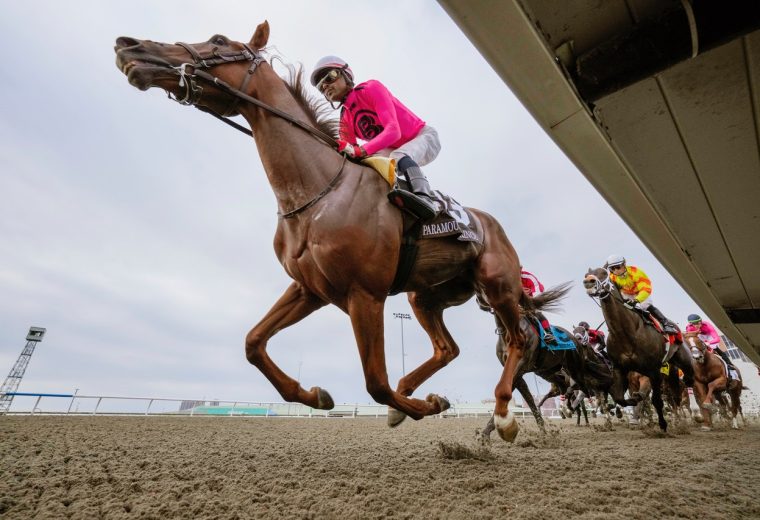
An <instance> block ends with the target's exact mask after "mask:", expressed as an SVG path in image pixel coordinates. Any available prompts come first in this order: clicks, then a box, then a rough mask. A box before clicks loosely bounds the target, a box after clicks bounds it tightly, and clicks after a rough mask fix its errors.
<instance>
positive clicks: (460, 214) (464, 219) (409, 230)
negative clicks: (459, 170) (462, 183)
mask: <svg viewBox="0 0 760 520" xmlns="http://www.w3.org/2000/svg"><path fill="white" fill-rule="evenodd" d="M386 180H387V179H386ZM397 183H398V185H399V187H400V188H402V189H408V187H409V186H408V185H407V183H406V181H405V180H402V179H397ZM433 194H434V195H435V200H436V202H437V203H438V205H439V207H440V208H442V210H441V212H440V214H439V215H438V216H437V217H436V218H434V219H433V220H432V221H428V222H422V221H420V220H418V219H417V218H416V217H414V216H412V215H410V214H408V213H406V212H404V227H403V229H404V232H403V235H402V237H401V251H400V252H399V258H398V266H397V267H396V276H395V278H394V279H393V283H392V284H391V288H390V290H389V291H388V294H389V295H391V296H393V295H395V294H398V293H400V292H401V291H402V290H403V288H404V286H405V285H406V282H407V280H408V279H409V275H410V274H411V273H412V268H413V267H414V264H415V262H416V261H417V251H418V249H419V247H418V245H417V241H418V240H426V239H433V238H445V237H456V239H457V240H459V241H460V242H475V243H477V244H482V243H483V235H484V232H483V228H482V227H481V226H480V225H478V224H477V221H476V220H475V218H474V217H473V216H472V214H471V213H470V211H469V210H468V209H467V208H465V207H464V206H462V205H461V204H459V203H458V202H457V201H456V200H454V199H453V198H452V197H450V196H448V195H446V194H444V193H441V192H440V191H438V190H433Z"/></svg>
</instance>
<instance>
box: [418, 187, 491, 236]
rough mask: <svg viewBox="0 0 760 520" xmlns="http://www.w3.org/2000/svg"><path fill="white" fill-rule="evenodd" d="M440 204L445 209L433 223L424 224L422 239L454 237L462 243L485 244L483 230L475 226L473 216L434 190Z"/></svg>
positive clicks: (455, 202) (451, 199) (449, 198)
mask: <svg viewBox="0 0 760 520" xmlns="http://www.w3.org/2000/svg"><path fill="white" fill-rule="evenodd" d="M433 193H434V194H435V196H436V200H437V201H438V204H440V206H441V207H442V208H443V210H442V211H441V213H440V215H438V216H437V217H436V218H434V219H433V220H432V221H431V222H425V223H424V224H422V231H421V233H420V239H425V238H440V237H448V236H452V235H456V236H457V240H461V241H462V242H477V243H478V244H482V243H483V230H482V229H481V228H480V227H476V226H475V220H474V219H473V217H472V214H471V213H470V212H469V211H468V210H467V208H465V207H464V206H462V205H461V204H459V203H458V202H457V201H455V200H454V199H453V198H451V197H449V196H448V195H446V194H445V193H441V192H440V191H437V190H433Z"/></svg>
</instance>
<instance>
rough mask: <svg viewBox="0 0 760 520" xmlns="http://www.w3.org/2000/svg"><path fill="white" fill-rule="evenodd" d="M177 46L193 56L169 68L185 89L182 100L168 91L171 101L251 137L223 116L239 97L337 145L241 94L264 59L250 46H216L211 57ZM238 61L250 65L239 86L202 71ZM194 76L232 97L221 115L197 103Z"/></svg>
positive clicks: (199, 90)
mask: <svg viewBox="0 0 760 520" xmlns="http://www.w3.org/2000/svg"><path fill="white" fill-rule="evenodd" d="M177 45H179V46H180V47H182V48H183V49H185V50H186V51H187V52H188V53H189V54H190V56H191V57H192V58H193V62H192V63H190V62H186V63H182V64H180V65H179V66H177V67H172V69H174V70H175V71H176V72H177V75H178V76H179V86H180V87H184V88H185V95H184V96H183V97H182V99H179V98H177V97H176V96H172V94H171V93H169V98H170V99H173V100H174V101H177V102H178V103H180V104H182V105H189V106H194V107H195V108H197V109H199V110H201V111H203V112H207V113H209V114H211V115H213V116H214V117H216V118H217V119H220V120H222V121H223V122H224V123H227V124H228V125H230V126H232V127H233V128H236V129H237V130H240V131H241V132H243V133H244V134H247V135H251V136H252V135H253V133H252V132H251V131H250V130H249V129H247V128H245V127H243V126H242V125H239V124H237V123H235V122H234V121H231V120H229V119H227V116H228V115H229V114H231V113H233V112H234V110H235V109H236V108H237V106H238V104H239V103H240V100H243V101H247V102H249V103H252V104H254V105H256V106H258V107H260V108H263V109H264V110H267V111H268V112H270V113H272V114H274V115H276V116H278V117H281V118H282V119H284V120H286V121H288V122H289V123H291V124H293V125H295V126H298V127H299V128H301V129H303V130H305V131H307V132H309V133H310V134H312V135H313V136H314V137H316V138H317V139H319V140H320V141H322V142H323V143H325V144H326V145H328V146H329V147H331V148H333V149H337V148H338V143H337V141H335V139H334V138H333V137H332V136H331V135H328V134H326V133H324V132H322V131H321V130H319V129H318V128H314V127H313V126H311V125H308V124H306V123H304V122H303V121H299V120H298V119H296V118H294V117H293V116H291V115H290V114H288V113H286V112H283V111H282V110H280V109H278V108H275V107H273V106H271V105H268V104H266V103H264V102H263V101H260V100H258V99H256V98H254V97H251V96H249V95H248V94H246V93H245V90H246V88H247V87H248V83H249V82H250V81H251V77H253V73H254V72H256V69H257V68H258V66H259V65H261V64H262V63H266V60H265V59H264V57H263V56H261V55H260V54H258V53H257V52H256V51H254V50H253V49H251V48H250V47H249V46H248V44H246V43H241V45H242V46H243V47H244V48H243V50H241V51H238V52H231V53H220V52H219V51H218V49H217V48H215V49H214V51H213V53H212V54H211V56H201V55H200V53H198V51H196V50H195V49H194V48H193V46H192V45H189V44H187V43H184V42H177ZM238 61H250V62H251V66H250V67H248V71H247V73H246V75H245V78H243V82H242V84H241V85H240V87H239V88H234V87H232V86H230V85H229V84H227V83H225V82H224V81H222V80H220V79H219V78H217V77H216V76H214V75H212V74H209V73H208V72H206V70H204V69H212V68H213V67H216V66H217V65H223V64H226V63H235V62H238ZM188 67H190V68H192V72H188ZM198 79H201V80H203V81H206V82H208V83H213V84H214V85H216V86H217V87H218V88H219V89H220V90H223V91H224V92H226V93H227V94H230V95H231V96H232V97H233V100H232V103H231V104H230V105H229V106H228V107H227V108H226V109H225V110H224V111H223V112H222V113H221V114H219V113H217V112H214V111H213V110H210V109H208V108H205V107H201V106H199V105H198V103H199V102H200V100H201V96H202V95H203V87H202V86H200V85H198Z"/></svg>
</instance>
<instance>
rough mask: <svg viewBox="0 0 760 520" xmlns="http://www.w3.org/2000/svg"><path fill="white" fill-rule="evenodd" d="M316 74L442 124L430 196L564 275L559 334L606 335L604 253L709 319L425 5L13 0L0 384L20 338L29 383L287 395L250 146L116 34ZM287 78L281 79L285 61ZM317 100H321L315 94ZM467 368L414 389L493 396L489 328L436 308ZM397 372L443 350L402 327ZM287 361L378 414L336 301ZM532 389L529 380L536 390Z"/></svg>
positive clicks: (455, 367) (1, 207)
mask: <svg viewBox="0 0 760 520" xmlns="http://www.w3.org/2000/svg"><path fill="white" fill-rule="evenodd" d="M265 19H266V20H268V21H269V23H270V26H271V35H270V39H269V43H270V46H271V50H272V51H273V52H276V53H278V54H279V55H280V56H281V57H282V58H283V60H284V61H286V62H288V63H299V62H300V63H303V64H304V66H305V67H306V68H307V69H309V70H310V68H311V66H312V65H313V64H314V63H315V62H316V61H317V60H318V59H319V58H320V57H321V56H323V55H326V54H337V55H339V56H342V57H343V58H345V59H346V60H347V61H348V62H349V63H350V64H351V66H352V69H353V71H354V74H355V76H356V78H357V79H358V81H363V80H366V79H379V80H380V81H382V82H383V83H385V84H386V85H387V86H388V88H389V89H390V90H391V91H392V92H393V93H394V94H395V95H396V97H398V98H399V99H401V100H402V101H403V102H404V103H405V104H406V105H407V106H409V107H410V108H411V109H412V110H413V111H414V112H416V113H417V114H418V115H419V116H420V117H422V118H423V119H424V120H426V121H427V122H428V123H429V124H430V125H432V126H434V127H435V128H436V129H437V130H438V132H439V134H440V137H441V142H442V146H443V150H442V151H441V154H440V155H439V156H438V158H437V159H436V161H435V162H433V163H432V164H431V165H429V166H427V167H426V168H425V170H424V171H425V173H426V174H427V176H428V178H429V180H430V182H431V184H432V185H433V187H434V188H436V189H440V190H442V191H445V192H448V193H450V194H451V195H452V196H453V197H455V198H456V199H457V200H458V201H459V202H460V203H462V204H464V205H466V206H472V207H477V208H480V209H483V210H486V211H488V212H489V213H491V214H493V215H494V216H496V217H497V219H498V220H499V221H500V222H501V224H502V226H503V227H504V229H505V230H506V232H507V234H508V236H509V238H510V240H511V241H512V243H513V244H514V245H515V247H516V249H517V251H518V253H519V255H520V259H521V261H522V263H523V265H524V266H525V268H526V269H528V270H529V271H532V272H533V273H535V274H536V275H537V276H538V277H539V279H541V280H542V282H543V283H544V284H545V285H547V286H551V285H555V284H558V283H561V282H565V281H568V280H570V281H572V282H573V290H572V292H571V293H570V296H569V297H568V298H567V300H566V301H565V304H564V310H563V312H562V313H561V314H554V315H550V316H549V317H550V319H551V320H552V321H553V322H555V323H556V324H559V325H562V326H565V327H570V326H572V324H574V323H577V322H578V321H579V320H587V321H589V322H590V323H591V324H592V326H594V325H597V324H599V323H600V322H601V321H602V319H603V318H602V314H601V311H600V310H599V308H598V307H597V306H596V304H595V303H594V302H593V301H592V300H591V299H590V298H588V297H587V296H586V295H585V293H584V291H583V289H582V286H581V280H582V278H583V275H584V273H585V272H586V269H587V268H588V267H598V266H601V265H602V264H603V263H604V260H605V258H606V257H607V256H608V255H609V254H611V253H619V254H622V255H624V256H625V257H626V258H628V259H629V263H631V264H634V265H637V266H639V267H641V268H642V269H644V270H645V271H646V272H647V273H648V274H649V276H650V278H651V279H652V283H653V286H654V299H655V302H656V304H657V305H658V307H660V308H661V309H662V310H663V311H664V312H665V314H666V315H667V316H669V317H670V318H671V319H673V320H674V321H677V322H679V323H681V324H682V325H683V324H684V322H685V319H686V316H687V315H688V314H689V313H692V312H698V313H699V312H701V311H700V309H699V308H697V307H696V306H695V304H694V303H693V301H692V300H691V299H690V298H689V296H687V295H686V293H685V292H684V291H683V290H682V289H681V288H680V286H679V285H678V284H677V283H676V282H675V280H674V279H673V278H672V277H671V276H670V275H669V274H668V273H667V272H666V271H665V269H664V268H663V267H662V266H661V265H660V264H659V263H658V262H657V260H656V259H655V258H654V256H653V255H652V254H651V253H650V252H649V251H648V250H647V249H646V248H645V247H644V246H643V245H642V243H641V242H640V241H639V240H638V239H637V238H636V236H635V235H634V234H633V232H631V231H630V230H629V229H628V227H627V226H626V225H625V224H624V223H623V222H622V220H621V219H620V218H619V217H618V216H617V215H616V214H615V213H614V212H613V211H612V209H610V207H609V205H608V204H607V203H606V202H605V201H604V200H603V199H602V198H601V197H600V196H599V195H598V194H597V192H596V191H595V190H594V189H593V188H592V187H591V185H590V184H589V183H588V182H587V181H586V179H585V178H584V177H583V175H582V174H581V173H580V172H579V171H577V169H576V168H575V167H574V166H573V165H572V163H571V162H570V161H569V160H568V159H567V158H566V157H565V156H564V155H563V154H562V152H561V151H560V150H559V149H558V148H557V146H556V145H555V144H554V143H553V142H552V141H551V140H550V139H549V138H548V137H547V136H546V135H545V134H544V132H543V131H542V130H541V128H540V127H539V126H538V124H536V122H535V121H533V119H532V118H531V117H530V115H529V114H528V113H527V111H526V110H525V109H524V108H523V107H522V105H521V104H520V103H519V102H518V101H517V100H516V99H515V97H514V96H513V95H512V93H511V91H510V90H509V89H508V88H507V87H506V86H505V85H504V83H502V81H501V80H500V79H499V78H498V77H497V75H496V74H495V73H494V72H493V71H492V70H491V68H490V67H489V66H488V64H487V63H486V62H485V60H484V59H483V58H482V57H481V56H480V54H478V52H477V51H476V50H475V48H474V47H473V46H472V44H471V43H470V42H469V41H468V40H467V39H466V38H465V36H464V35H463V34H462V33H461V31H460V30H459V29H458V28H457V27H456V25H455V24H454V22H453V21H452V20H451V19H450V18H449V17H448V16H447V15H446V14H445V13H444V11H443V10H442V9H441V7H440V6H439V5H438V4H437V3H435V2H432V1H424V2H423V1H413V2H409V1H386V2H382V3H381V2H363V1H359V2H355V3H353V4H346V3H345V2H323V1H320V2H317V1H287V0H277V1H256V2H251V1H241V2H197V1H189V0H183V1H176V0H171V1H169V0H163V1H161V2H155V1H142V0H133V1H132V2H129V3H123V2H121V3H118V4H117V3H116V2H101V1H81V0H74V1H71V2H65V3H62V2H55V1H52V0H47V1H39V2H3V16H2V17H1V18H0V42H2V49H3V66H2V67H0V103H2V107H1V109H0V377H3V378H4V377H5V375H6V374H7V372H8V371H9V370H10V368H11V366H12V365H13V363H14V362H15V360H16V358H17V357H18V355H19V353H20V352H21V349H22V348H23V346H24V344H25V339H24V338H25V335H26V332H27V330H28V328H29V326H32V325H36V326H42V327H46V328H47V336H46V338H45V339H44V341H43V342H42V343H41V344H40V345H39V347H38V350H37V351H36V353H35V354H34V357H33V358H32V361H31V364H30V366H29V369H28V370H27V374H26V377H25V378H24V380H23V382H22V384H21V388H20V390H21V391H26V392H60V393H67V392H72V391H74V389H75V388H78V389H79V393H80V394H88V395H93V394H99V395H132V396H153V397H172V398H175V397H176V398H188V399H190V398H201V397H205V398H220V399H229V400H236V399H237V400H251V401H254V400H260V401H280V400H281V399H280V396H279V394H277V392H276V391H275V390H274V389H273V388H272V387H271V385H270V384H269V382H268V381H267V380H266V379H265V378H264V377H263V376H262V375H261V374H260V373H259V371H258V370H257V369H256V368H254V367H253V366H251V365H249V364H248V362H247V361H246V359H245V355H244V345H243V341H244V337H245V335H246V333H247V332H248V331H249V330H250V328H251V327H252V326H253V325H254V324H255V323H257V322H258V321H259V319H260V318H261V317H262V316H263V315H264V314H265V313H266V312H267V311H268V309H269V308H270V307H271V306H272V304H273V303H274V302H275V301H276V299H277V298H278V297H279V296H280V294H281V293H282V292H283V291H284V290H285V289H286V288H287V286H288V285H289V283H290V279H289V278H288V276H287V275H286V274H285V272H284V271H283V270H282V268H281V266H280V264H279V263H278V261H277V259H276V257H275V255H274V251H273V248H272V238H273V235H274V230H275V226H276V223H277V218H276V211H277V207H276V204H275V199H274V196H273V194H272V191H271V189H270V188H269V185H268V183H267V181H266V177H265V176H264V173H263V169H262V166H261V162H260V160H259V158H258V155H257V153H256V147H255V145H254V143H253V141H252V140H251V139H250V138H248V137H246V136H244V135H243V134H240V133H238V132H236V131H234V130H232V129H230V128H229V127H227V126H225V125H223V124H221V123H220V122H218V121H217V120H215V119H214V118H212V117H209V116H207V115H205V114H202V113H201V112H199V111H197V110H194V109H192V108H188V107H182V106H180V105H178V104H176V103H174V102H171V101H169V100H168V99H167V98H166V95H165V94H164V93H163V92H162V91H160V90H157V89H152V90H150V91H148V92H140V91H138V90H137V89H135V88H133V87H131V86H130V85H129V84H128V83H127V80H126V78H125V76H124V75H122V74H121V72H119V70H118V69H117V68H116V66H115V64H114V58H115V55H114V52H113V45H114V40H115V39H116V38H117V37H118V36H122V35H125V36H132V37H136V38H140V39H152V40H156V41H164V42H175V41H185V42H200V41H205V40H206V39H207V38H208V37H209V36H211V35H212V34H215V33H222V34H225V35H227V36H229V37H230V38H232V39H235V40H242V41H248V40H249V39H250V37H251V35H252V34H253V31H254V29H255V27H256V25H257V24H258V23H260V22H262V21H263V20H265ZM276 68H278V70H283V72H284V69H283V68H282V67H279V66H277V67H276ZM314 94H315V95H317V93H316V91H314ZM394 312H411V309H410V307H409V305H408V303H407V300H406V296H405V295H399V296H395V297H392V298H389V299H388V301H387V305H386V310H385V317H386V339H387V344H386V353H387V359H388V371H389V375H390V379H391V380H392V381H396V380H397V379H398V378H399V377H400V376H401V371H402V363H401V359H402V358H401V330H400V322H399V321H398V320H394V318H393V313H394ZM445 317H446V321H447V325H448V327H449V329H450V330H451V332H452V334H453V336H454V338H455V339H456V340H457V341H458V344H459V346H460V348H461V354H460V356H459V358H458V359H457V360H455V361H454V362H453V363H452V364H451V365H449V366H448V367H446V368H444V369H443V370H441V371H440V372H439V373H438V374H437V375H436V376H434V377H433V378H432V379H431V380H430V381H428V383H426V384H425V385H424V386H423V387H422V388H420V389H419V390H418V392H417V395H422V396H424V395H425V394H426V393H427V392H436V393H441V394H445V395H447V396H449V397H450V398H451V399H452V400H459V401H479V400H481V399H487V398H491V397H492V396H493V388H494V386H495V384H496V382H497V380H498V377H499V374H500V371H501V367H500V366H499V364H498V362H497V361H496V357H495V355H494V345H495V342H496V336H495V335H494V333H493V330H494V324H493V321H492V318H491V317H490V316H489V315H487V314H485V313H483V312H482V311H480V310H478V308H477V306H476V304H475V303H474V301H471V302H468V303H467V304H465V305H463V306H461V307H458V308H454V309H451V310H449V311H447V312H446V314H445ZM404 343H405V350H406V354H407V357H406V360H405V363H406V368H407V371H409V370H410V368H413V367H416V366H417V365H419V364H420V363H422V362H423V361H424V360H425V359H427V358H428V357H429V356H430V355H431V352H432V348H431V346H430V342H429V340H428V338H427V336H426V335H425V334H424V332H423V331H422V329H421V327H420V326H419V324H418V323H417V322H416V321H414V320H413V321H411V322H406V323H405V324H404ZM269 352H270V354H271V355H272V357H273V358H274V360H275V361H276V362H277V363H279V364H280V366H281V367H282V368H283V369H284V370H285V371H286V372H289V373H290V374H291V375H293V376H296V375H297V374H298V373H299V370H300V376H301V381H302V383H303V386H305V387H306V388H308V387H310V386H313V385H319V386H322V387H323V388H325V389H327V390H328V391H330V392H331V394H332V396H333V398H334V400H335V402H336V403H344V402H345V403H353V402H359V403H366V402H371V397H370V396H369V394H368V393H367V392H366V390H365V386H364V380H363V376H362V371H361V365H360V362H359V357H358V353H357V349H356V344H355V342H354V339H353V335H352V332H351V327H350V323H349V320H348V317H347V316H346V315H344V314H343V313H342V312H341V311H339V310H337V309H336V308H334V307H327V308H325V309H323V310H320V311H318V312H316V313H315V314H313V315H311V316H310V317H308V318H307V319H306V320H304V321H303V322H301V323H299V324H297V325H296V326H293V327H291V328H289V329H286V330H284V331H282V332H281V333H279V334H278V335H277V336H275V337H274V338H273V339H272V340H271V341H270V343H269ZM531 383H532V381H531Z"/></svg>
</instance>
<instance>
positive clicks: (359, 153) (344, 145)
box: [338, 139, 367, 159]
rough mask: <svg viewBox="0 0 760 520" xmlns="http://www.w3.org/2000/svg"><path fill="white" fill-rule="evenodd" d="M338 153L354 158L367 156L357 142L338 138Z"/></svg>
mask: <svg viewBox="0 0 760 520" xmlns="http://www.w3.org/2000/svg"><path fill="white" fill-rule="evenodd" d="M338 153H342V154H345V155H347V156H349V157H353V158H354V159H363V158H365V157H367V152H366V150H364V148H363V147H362V146H360V145H358V144H351V143H349V142H348V141H344V140H343V139H339V140H338Z"/></svg>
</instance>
